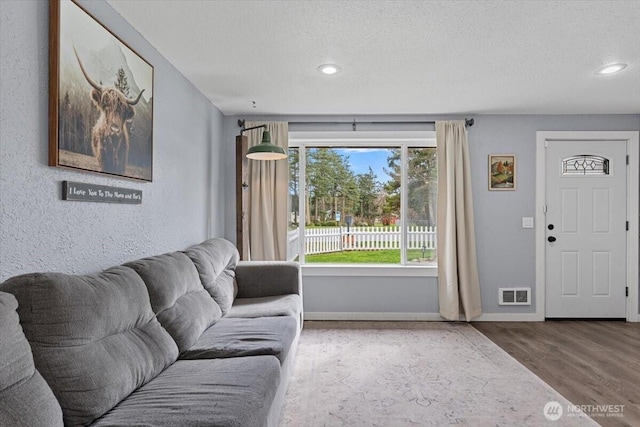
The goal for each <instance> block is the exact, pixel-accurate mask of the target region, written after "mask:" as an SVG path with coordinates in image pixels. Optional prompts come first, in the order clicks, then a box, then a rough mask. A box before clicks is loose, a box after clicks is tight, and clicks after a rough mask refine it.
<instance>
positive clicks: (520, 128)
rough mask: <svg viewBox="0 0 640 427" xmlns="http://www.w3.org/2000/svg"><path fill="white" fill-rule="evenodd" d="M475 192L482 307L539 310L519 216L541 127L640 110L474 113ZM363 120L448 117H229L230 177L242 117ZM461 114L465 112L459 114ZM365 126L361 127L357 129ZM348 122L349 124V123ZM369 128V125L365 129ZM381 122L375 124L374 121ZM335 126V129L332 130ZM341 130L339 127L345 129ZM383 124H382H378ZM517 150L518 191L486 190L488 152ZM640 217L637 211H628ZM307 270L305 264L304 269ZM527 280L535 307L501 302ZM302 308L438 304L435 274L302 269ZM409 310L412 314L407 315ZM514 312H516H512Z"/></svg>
mask: <svg viewBox="0 0 640 427" xmlns="http://www.w3.org/2000/svg"><path fill="white" fill-rule="evenodd" d="M471 116H472V117H474V119H475V125H474V126H473V127H471V128H469V134H468V137H469V150H470V155H471V160H472V164H473V167H472V178H473V192H474V194H473V198H474V210H475V218H476V241H477V251H478V269H479V274H480V284H481V293H482V304H483V309H484V312H485V313H498V314H508V313H514V314H519V315H523V317H522V318H523V319H524V318H527V317H530V316H529V315H530V314H532V313H535V240H534V237H535V233H534V231H535V229H523V228H522V217H523V216H531V217H534V216H535V150H536V131H542V130H582V131H597V130H621V131H629V130H630V131H638V130H640V115H469V117H471ZM239 118H246V119H249V120H283V121H305V122H307V121H334V120H335V121H346V122H350V121H352V120H353V119H354V118H355V119H357V120H358V121H363V122H364V121H393V120H444V119H451V117H450V116H448V117H445V116H404V117H398V116H374V117H371V116H369V117H359V116H356V117H354V116H342V117H340V116H332V117H323V116H311V117H310V116H282V117H277V116H262V117H260V116H251V117H225V130H224V134H225V136H224V139H225V141H226V144H227V145H226V148H227V149H226V152H225V154H224V155H225V158H226V159H227V161H226V164H227V170H226V176H227V178H228V179H232V178H233V177H234V174H235V164H234V161H233V159H234V156H235V152H234V151H233V141H234V138H235V135H237V134H238V129H239V128H238V126H237V120H238V119H239ZM455 118H456V119H459V118H461V117H455ZM360 128H361V127H359V129H360ZM348 129H350V125H346V129H345V130H348ZM363 129H364V128H363ZM376 129H377V128H376ZM334 130H335V129H334ZM341 130H342V129H341ZM379 130H385V129H383V128H380V129H379ZM495 153H514V154H515V155H516V156H517V162H518V171H517V174H518V176H517V179H518V186H517V187H518V188H517V190H516V191H505V192H499V191H488V189H487V162H488V155H489V154H495ZM226 201H227V202H226V206H227V214H226V218H227V222H226V226H225V230H226V234H225V236H226V237H227V238H228V239H230V240H232V241H233V240H235V217H234V209H235V193H234V188H233V185H231V186H229V187H228V189H227V192H226ZM631 219H632V220H636V221H637V220H638V217H637V216H636V218H635V219H634V218H631ZM303 272H304V270H303ZM508 286H530V287H531V288H532V301H533V302H532V305H531V306H499V305H498V288H500V287H508ZM304 288H305V301H304V305H305V310H306V311H307V312H309V313H312V312H322V313H327V312H329V313H330V312H334V313H337V315H338V316H339V315H341V314H344V313H347V312H349V313H356V315H358V314H362V313H372V312H373V313H379V312H382V313H387V314H389V313H397V314H398V315H397V316H396V317H397V318H402V317H403V316H404V317H409V318H410V317H412V316H415V314H416V313H418V314H420V313H422V314H429V313H436V312H437V311H438V302H437V279H436V278H433V277H396V278H394V277H354V276H349V277H344V276H341V275H340V273H339V272H337V273H336V276H335V277H326V276H321V277H318V276H309V275H308V274H305V276H304ZM407 313H409V314H410V315H409V316H406V314H407ZM515 318H516V317H514V319H515Z"/></svg>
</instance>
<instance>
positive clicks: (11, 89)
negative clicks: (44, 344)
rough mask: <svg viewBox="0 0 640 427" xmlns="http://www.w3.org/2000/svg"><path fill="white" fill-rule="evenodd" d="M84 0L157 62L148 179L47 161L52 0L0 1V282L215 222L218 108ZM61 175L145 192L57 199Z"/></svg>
mask: <svg viewBox="0 0 640 427" xmlns="http://www.w3.org/2000/svg"><path fill="white" fill-rule="evenodd" d="M82 4H83V5H84V6H85V7H86V9H88V10H89V11H90V12H91V13H92V14H93V15H94V16H95V17H96V18H98V19H99V20H100V21H101V22H102V23H103V24H104V25H105V26H106V27H108V28H110V29H111V30H112V31H113V32H114V33H115V34H117V35H118V36H119V37H120V38H122V39H123V40H124V41H126V42H127V43H128V44H129V45H130V46H131V47H132V48H133V49H134V50H136V51H137V52H138V53H139V54H140V55H142V56H143V57H144V58H145V59H147V61H148V62H150V63H151V64H152V65H153V66H154V75H155V86H154V129H153V142H154V147H153V161H154V165H153V173H154V176H153V182H152V183H142V182H138V181H130V180H124V179H116V178H109V177H106V176H102V175H97V174H90V173H83V172H79V171H72V170H64V169H60V168H52V167H49V166H47V155H48V154H47V153H48V152H47V149H48V125H47V121H48V108H47V105H48V54H49V52H48V40H49V30H48V25H49V2H47V1H5V0H2V1H0V16H1V20H0V94H1V95H0V103H1V104H0V281H1V280H4V279H6V278H8V277H10V276H13V275H16V274H21V273H28V272H35V271H61V272H78V273H84V272H93V271H98V270H100V269H102V268H106V267H110V266H112V265H116V264H119V263H122V262H124V261H128V260H133V259H136V258H139V257H142V256H148V255H155V254H159V253H162V252H167V251H173V250H179V249H183V248H185V247H187V246H188V245H191V244H195V243H198V242H200V241H202V240H204V239H206V238H207V237H209V236H219V235H222V234H223V233H224V215H223V214H222V212H223V211H224V210H223V207H222V206H223V203H224V194H223V188H224V180H225V171H224V166H223V165H224V163H223V162H224V159H223V158H222V157H221V156H220V155H219V152H220V151H221V143H222V138H221V134H222V129H223V123H222V119H223V116H222V114H221V113H220V112H219V111H218V110H217V109H216V108H215V107H214V106H213V105H212V104H211V102H210V101H209V100H208V99H207V98H206V97H205V96H204V95H202V94H201V93H200V92H199V91H197V90H196V89H195V87H194V86H193V85H192V84H191V83H190V82H189V81H187V80H186V79H185V78H184V77H183V76H182V75H181V74H180V73H179V72H178V71H177V70H176V69H175V68H174V67H173V66H172V65H171V64H170V63H169V62H167V60H166V59H165V58H164V57H162V56H161V55H160V54H159V53H158V51H156V50H155V49H154V48H153V47H152V46H151V45H150V44H149V43H148V42H147V41H146V40H145V39H144V38H142V36H141V35H140V34H139V33H138V32H137V31H136V30H135V29H134V28H133V27H131V26H130V25H129V24H128V23H127V22H126V21H125V20H124V19H123V18H122V17H121V16H120V15H118V14H117V13H116V12H115V11H114V10H113V9H112V8H111V6H110V5H109V4H108V3H106V2H90V1H84V2H82ZM62 180H72V181H79V182H87V183H93V184H101V185H113V186H119V187H126V188H136V189H140V190H142V193H143V195H142V197H143V201H142V204H141V205H124V206H121V205H117V204H102V203H83V202H65V201H62V200H61V181H62ZM211 183H214V184H213V185H212V184H211Z"/></svg>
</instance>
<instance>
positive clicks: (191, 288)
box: [125, 252, 222, 352]
mask: <svg viewBox="0 0 640 427" xmlns="http://www.w3.org/2000/svg"><path fill="white" fill-rule="evenodd" d="M125 265H126V266H127V267H130V268H133V269H134V270H135V271H136V272H137V273H138V274H139V275H140V277H142V280H144V283H145V284H146V285H147V289H148V291H149V298H150V299H151V308H152V309H153V311H154V312H155V313H156V315H157V317H158V320H159V321H160V324H161V325H162V326H163V327H164V328H165V329H166V330H167V332H169V335H171V337H172V338H173V339H174V340H175V342H176V344H178V348H179V349H180V351H181V352H182V351H184V350H187V349H188V348H190V347H191V346H192V345H193V344H194V343H195V342H196V341H197V340H198V338H200V335H202V333H203V332H204V331H205V329H207V328H208V327H209V326H211V325H212V324H214V323H215V322H216V321H218V319H220V316H222V312H221V311H220V307H219V306H218V304H216V302H215V301H214V300H213V299H212V298H211V296H210V295H209V293H208V292H207V291H206V290H205V289H204V287H203V286H202V283H201V282H200V277H199V276H198V271H197V270H196V268H195V266H194V265H193V263H192V262H191V260H190V259H189V258H188V257H187V256H186V255H185V254H183V253H182V252H172V253H168V254H164V255H157V256H153V257H149V258H143V259H140V260H137V261H133V262H129V263H127V264H125Z"/></svg>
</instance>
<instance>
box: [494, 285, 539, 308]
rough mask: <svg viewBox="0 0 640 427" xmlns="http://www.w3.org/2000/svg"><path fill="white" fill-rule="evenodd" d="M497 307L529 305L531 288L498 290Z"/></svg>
mask: <svg viewBox="0 0 640 427" xmlns="http://www.w3.org/2000/svg"><path fill="white" fill-rule="evenodd" d="M498 295H499V300H498V305H531V288H499V289H498Z"/></svg>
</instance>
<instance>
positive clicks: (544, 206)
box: [542, 205, 547, 213]
mask: <svg viewBox="0 0 640 427" xmlns="http://www.w3.org/2000/svg"><path fill="white" fill-rule="evenodd" d="M542 213H547V205H543V206H542Z"/></svg>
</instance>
